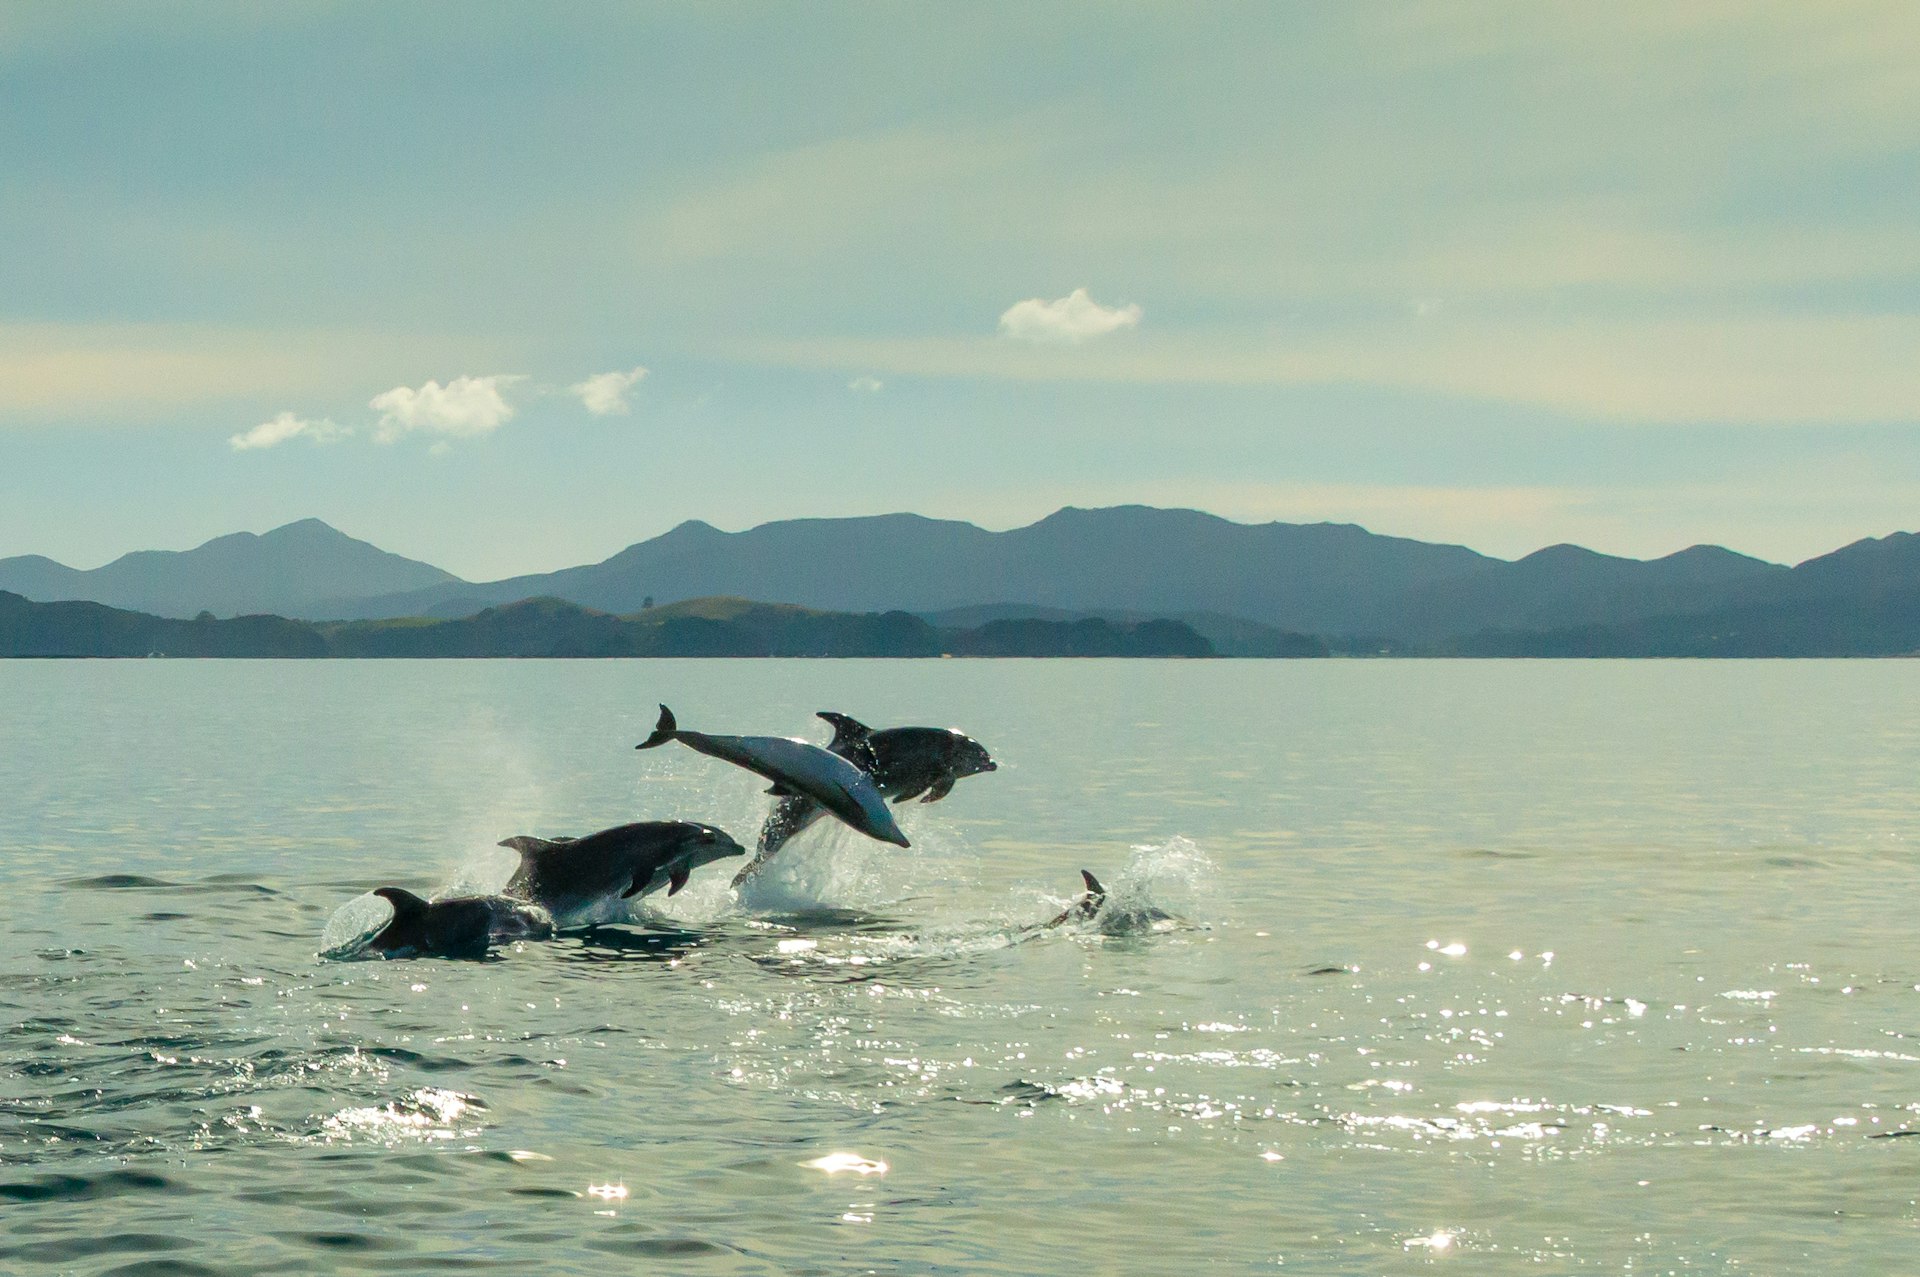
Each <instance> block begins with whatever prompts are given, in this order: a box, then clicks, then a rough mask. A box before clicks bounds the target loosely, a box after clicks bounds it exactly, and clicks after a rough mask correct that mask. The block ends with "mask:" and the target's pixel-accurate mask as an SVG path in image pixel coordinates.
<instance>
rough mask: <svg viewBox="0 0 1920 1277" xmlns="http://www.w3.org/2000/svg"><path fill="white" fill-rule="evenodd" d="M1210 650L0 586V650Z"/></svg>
mask: <svg viewBox="0 0 1920 1277" xmlns="http://www.w3.org/2000/svg"><path fill="white" fill-rule="evenodd" d="M1213 654H1214V653H1213V649H1212V647H1211V646H1210V645H1209V644H1208V643H1207V641H1206V640H1205V639H1204V638H1202V637H1200V635H1198V634H1196V633H1194V631H1193V630H1192V629H1190V628H1188V627H1187V626H1185V625H1182V624H1181V623H1180V622H1178V621H1167V620H1154V621H1144V622H1141V623H1139V624H1120V623H1114V622H1109V621H1104V620H1100V619H1098V618H1083V619H1080V620H1076V621H1038V620H1029V621H996V622H990V623H988V624H985V625H982V626H978V627H971V628H967V627H960V628H942V627H936V626H933V625H930V624H929V623H927V622H926V621H924V620H921V619H920V618H919V617H916V616H910V615H908V614H907V613H905V612H886V613H878V612H869V613H859V614H855V613H836V612H818V611H813V610H811V609H807V608H797V607H792V606H786V605H777V604H765V603H753V602H749V601H747V600H744V599H697V600H692V601H689V602H685V603H680V604H676V605H672V606H669V607H663V608H655V609H649V610H646V611H643V612H641V613H640V614H638V615H635V616H625V617H622V616H613V615H610V614H608V613H605V612H596V611H593V610H592V609H589V608H583V607H581V606H579V605H578V604H575V603H568V602H565V601H563V600H560V599H544V598H543V599H527V600H524V601H521V602H518V603H509V604H506V605H503V606H501V607H497V608H486V609H483V610H482V611H480V612H478V613H476V614H474V615H473V616H470V617H462V618H459V619H455V620H436V619H427V618H399V619H390V620H379V621H334V622H314V621H300V620H289V619H287V618H284V617H278V616H241V617H234V618H231V619H228V620H217V619H215V618H214V617H212V616H210V615H203V616H201V617H198V618H196V619H194V620H191V621H184V620H179V619H176V618H171V617H160V616H153V615H150V614H147V613H141V612H129V611H124V610H122V609H119V608H110V607H107V606H105V605H103V604H99V603H81V602H62V603H35V602H32V601H30V600H28V599H24V598H22V597H20V596H19V595H17V594H10V593H7V592H5V591H0V657H87V656H106V657H113V656H189V657H196V656H221V657H329V656H331V657H606V656H826V657H850V656H866V657H900V656H1038V657H1050V656H1188V657H1204V656H1211V655H1213Z"/></svg>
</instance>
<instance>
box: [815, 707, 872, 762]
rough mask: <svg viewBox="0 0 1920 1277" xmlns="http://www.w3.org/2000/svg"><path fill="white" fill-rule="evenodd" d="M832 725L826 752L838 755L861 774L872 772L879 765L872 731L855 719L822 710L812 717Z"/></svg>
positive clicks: (828, 710)
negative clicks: (830, 737)
mask: <svg viewBox="0 0 1920 1277" xmlns="http://www.w3.org/2000/svg"><path fill="white" fill-rule="evenodd" d="M814 717H815V718H819V719H824V720H826V721H827V722H829V723H831V724H833V739H832V740H830V741H828V742H827V751H828V752H829V753H834V754H838V755H840V757H842V758H844V759H846V760H847V761H848V762H850V763H852V764H853V765H854V766H855V767H858V768H859V769H860V770H861V771H863V772H872V771H873V770H874V768H876V767H878V766H879V765H880V759H879V757H878V756H877V755H876V754H875V753H874V752H873V739H872V738H873V729H872V728H871V727H868V726H867V725H866V724H865V723H863V722H861V721H860V720H859V719H857V718H849V717H848V716H847V715H845V714H836V713H835V712H834V711H832V710H830V709H823V710H821V711H819V712H818V713H817V714H815V715H814Z"/></svg>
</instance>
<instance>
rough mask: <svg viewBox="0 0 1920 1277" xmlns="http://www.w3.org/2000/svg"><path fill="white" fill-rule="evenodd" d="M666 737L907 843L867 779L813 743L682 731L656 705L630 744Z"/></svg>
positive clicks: (872, 834) (865, 829)
mask: <svg viewBox="0 0 1920 1277" xmlns="http://www.w3.org/2000/svg"><path fill="white" fill-rule="evenodd" d="M670 740H677V741H679V742H680V743H681V744H682V745H685V746H687V747H688V748H689V749H694V750H698V751H699V752H700V753H702V754H706V755H708V756H709V757H712V758H718V759H720V760H721V761H722V762H728V763H732V764H733V765H734V766H736V767H744V768H746V769H747V770H748V771H750V772H754V773H757V774H758V775H761V776H765V777H766V778H767V779H768V780H770V781H772V782H773V788H772V789H770V790H768V791H767V792H768V793H770V794H776V795H778V796H780V797H782V798H786V797H795V798H805V799H807V800H809V801H810V802H814V803H818V804H819V805H820V806H822V807H824V808H826V809H827V810H828V811H830V812H832V813H833V814H834V815H836V816H838V817H839V818H840V819H842V820H844V821H846V822H847V823H848V824H849V825H852V826H853V827H854V828H855V829H858V830H859V831H860V832H861V833H863V834H865V835H867V837H869V838H877V839H879V840H880V841H881V842H890V843H893V844H894V845H895V846H899V847H906V846H910V845H911V844H909V843H908V842H907V836H906V835H905V834H903V833H901V832H900V826H899V825H898V824H896V823H894V819H893V813H892V812H890V811H888V810H887V800H886V799H885V798H883V797H881V795H880V791H879V789H878V788H876V787H875V786H874V783H873V778H872V777H871V776H869V775H867V773H865V772H863V771H861V770H860V769H859V768H858V767H856V766H854V765H853V764H852V763H850V762H848V761H847V760H846V759H844V758H842V757H841V756H840V755H838V754H833V753H829V752H828V751H826V750H824V749H822V748H820V747H819V746H818V745H809V744H807V743H806V742H805V741H802V740H789V739H787V738H786V737H784V736H709V735H708V734H707V733H705V732H690V731H682V730H681V729H680V727H679V725H678V724H677V723H675V722H674V718H673V711H672V710H670V709H668V708H667V707H666V706H665V705H662V706H661V707H660V721H659V723H658V724H657V725H656V726H655V727H654V729H653V735H651V736H649V737H647V738H646V739H645V740H643V741H641V742H640V743H639V744H638V745H636V746H634V748H635V749H652V748H653V747H654V746H656V745H664V744H666V743H667V742H668V741H670Z"/></svg>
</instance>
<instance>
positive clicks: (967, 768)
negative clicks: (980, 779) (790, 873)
mask: <svg viewBox="0 0 1920 1277" xmlns="http://www.w3.org/2000/svg"><path fill="white" fill-rule="evenodd" d="M816 717H818V718H823V719H825V720H826V721H827V722H829V723H831V724H832V725H833V739H832V740H831V741H830V742H828V744H827V750H828V752H829V753H834V754H838V755H839V756H840V757H842V758H844V759H846V760H847V761H848V762H850V763H852V764H853V765H854V766H856V767H858V768H859V769H860V770H861V771H864V772H866V773H867V774H868V775H869V776H871V777H872V778H873V784H874V787H875V788H876V789H878V790H879V791H880V793H881V796H882V797H885V798H891V799H892V800H893V801H894V802H896V803H904V802H907V801H909V800H911V799H914V798H919V799H920V801H921V802H923V803H937V802H939V801H940V800H941V799H942V798H945V797H946V796H947V795H948V794H950V793H952V792H953V786H954V783H955V782H956V781H958V780H960V779H961V778H963V777H966V776H977V775H979V774H980V773H982V772H990V771H993V770H995V769H996V766H997V765H996V764H995V763H994V761H993V759H992V757H990V756H989V755H988V753H987V751H986V748H985V746H983V745H981V744H980V742H979V741H977V740H974V739H973V738H972V737H971V736H967V735H965V734H964V733H961V732H957V731H953V730H951V729H949V728H945V727H886V728H882V729H881V730H879V731H874V730H873V729H872V728H870V727H868V726H867V725H866V724H865V723H862V722H860V721H859V720H858V719H854V718H849V717H848V716H847V715H845V714H836V713H834V712H833V711H832V710H826V709H823V710H821V711H820V712H819V714H818V715H816ZM923 795H924V796H923ZM824 814H825V812H823V811H822V810H821V808H820V805H819V804H818V803H816V802H814V801H813V800H811V799H809V798H806V797H803V796H801V795H797V794H790V795H787V796H785V797H783V798H781V799H780V801H779V803H778V804H777V805H776V806H775V807H774V809H773V814H772V815H770V816H768V817H767V823H766V824H765V825H763V826H761V829H760V840H759V844H758V845H757V846H756V847H755V848H754V857H753V860H752V862H751V863H749V864H748V865H746V866H745V867H744V868H742V869H741V870H740V872H739V873H737V874H735V875H734V876H733V885H734V886H736V887H738V886H739V885H740V884H741V883H743V882H745V881H746V880H747V879H748V878H750V877H752V876H753V875H754V874H755V873H757V872H759V870H760V867H761V866H762V865H764V864H766V863H767V861H768V860H769V859H771V858H772V857H773V854H774V853H775V852H776V851H779V850H780V848H781V846H782V845H784V844H785V843H786V842H787V841H788V840H789V839H791V838H794V837H796V836H798V835H799V834H800V833H801V832H802V831H803V830H805V829H807V828H808V827H809V826H811V825H812V824H813V823H814V822H815V821H817V820H819V819H820V817H821V816H822V815H824Z"/></svg>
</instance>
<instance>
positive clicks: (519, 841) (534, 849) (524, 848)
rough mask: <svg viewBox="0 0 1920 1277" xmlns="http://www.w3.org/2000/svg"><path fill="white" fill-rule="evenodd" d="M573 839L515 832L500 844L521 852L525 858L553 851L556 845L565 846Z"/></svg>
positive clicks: (510, 849) (522, 857)
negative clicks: (540, 836) (537, 836)
mask: <svg viewBox="0 0 1920 1277" xmlns="http://www.w3.org/2000/svg"><path fill="white" fill-rule="evenodd" d="M572 841H573V839H571V838H535V837H534V836H533V835H532V834H515V835H514V836H513V837H511V838H502V839H501V840H500V844H499V845H500V846H502V847H505V848H506V849H507V850H509V851H517V852H519V853H520V858H521V859H522V860H525V859H526V858H527V857H528V856H532V855H537V854H538V853H540V852H543V851H552V850H553V849H554V848H555V847H560V846H564V845H566V844H567V843H570V842H572Z"/></svg>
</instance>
